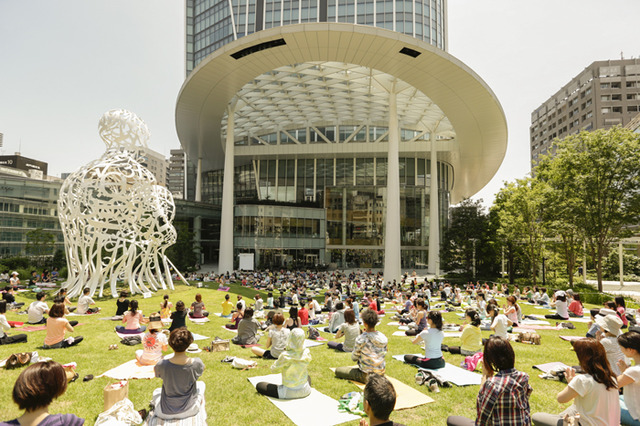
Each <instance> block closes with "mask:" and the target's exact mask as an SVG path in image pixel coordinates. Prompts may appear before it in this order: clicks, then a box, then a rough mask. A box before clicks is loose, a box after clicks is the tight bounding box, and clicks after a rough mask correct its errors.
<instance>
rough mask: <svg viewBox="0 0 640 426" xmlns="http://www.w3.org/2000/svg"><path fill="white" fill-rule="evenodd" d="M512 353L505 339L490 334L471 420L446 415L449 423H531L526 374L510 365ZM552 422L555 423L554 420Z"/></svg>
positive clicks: (459, 425)
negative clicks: (475, 416)
mask: <svg viewBox="0 0 640 426" xmlns="http://www.w3.org/2000/svg"><path fill="white" fill-rule="evenodd" d="M514 365H515V353H514V352H513V348H512V347H511V344H510V343H509V341H508V340H505V339H502V338H500V337H496V336H492V337H490V338H489V339H488V340H487V341H486V343H485V346H484V358H483V367H482V371H483V375H482V384H481V386H480V392H479V393H478V398H477V400H476V410H477V418H476V420H475V421H473V420H471V419H468V418H466V417H461V416H449V417H448V418H447V425H449V426H473V425H476V424H477V425H503V426H522V425H530V424H531V411H530V407H529V395H531V392H532V390H533V389H532V388H531V386H530V385H529V375H528V374H527V373H523V372H521V371H518V370H516V369H515V368H514ZM554 425H555V423H554Z"/></svg>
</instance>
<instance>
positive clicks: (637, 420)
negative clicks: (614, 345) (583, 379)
mask: <svg viewBox="0 0 640 426" xmlns="http://www.w3.org/2000/svg"><path fill="white" fill-rule="evenodd" d="M618 343H619V344H620V348H621V349H622V353H623V354H624V355H625V356H626V357H628V358H630V359H633V361H634V365H633V366H629V365H627V363H626V362H624V361H619V362H618V368H620V371H621V372H622V373H621V374H620V375H619V376H618V380H617V382H618V387H620V388H622V389H623V392H624V396H621V397H620V423H621V424H623V425H629V426H637V425H640V333H638V332H637V331H628V332H626V333H624V334H621V335H620V336H618Z"/></svg>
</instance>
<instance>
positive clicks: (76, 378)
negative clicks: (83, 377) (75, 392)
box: [69, 373, 80, 383]
mask: <svg viewBox="0 0 640 426" xmlns="http://www.w3.org/2000/svg"><path fill="white" fill-rule="evenodd" d="M78 377H80V375H79V374H78V373H75V374H74V375H73V378H72V379H71V380H69V383H71V382H75V381H76V380H78Z"/></svg>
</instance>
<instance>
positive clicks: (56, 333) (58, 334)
mask: <svg viewBox="0 0 640 426" xmlns="http://www.w3.org/2000/svg"><path fill="white" fill-rule="evenodd" d="M67 324H69V321H68V320H67V319H66V318H64V317H61V318H52V317H49V318H47V336H46V337H45V338H44V344H45V345H47V346H52V345H55V344H56V343H60V342H62V339H64V332H65V330H66V327H67Z"/></svg>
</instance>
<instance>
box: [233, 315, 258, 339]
mask: <svg viewBox="0 0 640 426" xmlns="http://www.w3.org/2000/svg"><path fill="white" fill-rule="evenodd" d="M258 330H260V322H259V321H258V320H257V319H255V318H254V317H253V308H247V309H245V311H244V317H243V318H242V321H240V324H238V334H237V335H236V336H235V337H234V338H233V339H231V343H235V344H236V345H255V344H256V343H258V340H260V336H258Z"/></svg>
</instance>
